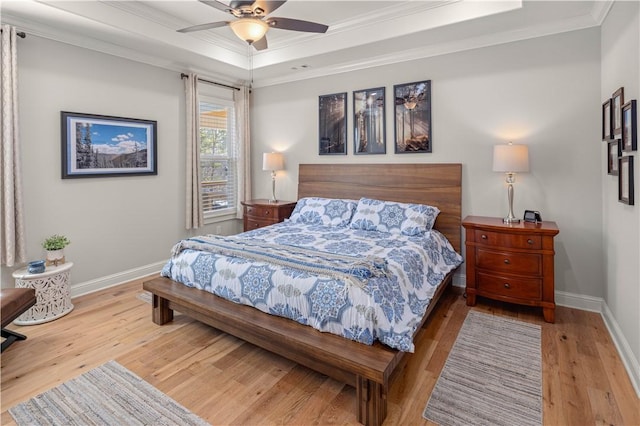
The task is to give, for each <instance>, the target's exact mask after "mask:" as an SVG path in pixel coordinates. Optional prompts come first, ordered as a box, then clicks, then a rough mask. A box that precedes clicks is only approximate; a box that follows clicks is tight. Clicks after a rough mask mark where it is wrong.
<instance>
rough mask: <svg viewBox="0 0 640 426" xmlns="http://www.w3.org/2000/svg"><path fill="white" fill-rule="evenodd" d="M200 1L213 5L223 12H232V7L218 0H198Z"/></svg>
mask: <svg viewBox="0 0 640 426" xmlns="http://www.w3.org/2000/svg"><path fill="white" fill-rule="evenodd" d="M198 1H199V2H200V3H204V4H206V5H207V6H211V7H213V8H215V9H218V10H221V11H223V12H227V13H231V9H232V8H231V7H230V6H227V5H226V4H224V3H222V2H219V1H216V0H198Z"/></svg>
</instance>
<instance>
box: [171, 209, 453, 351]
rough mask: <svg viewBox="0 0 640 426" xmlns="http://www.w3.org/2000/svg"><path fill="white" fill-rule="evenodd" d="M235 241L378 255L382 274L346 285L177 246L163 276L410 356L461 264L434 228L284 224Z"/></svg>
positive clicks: (285, 268) (302, 272) (300, 271)
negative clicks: (434, 301) (406, 230)
mask: <svg viewBox="0 0 640 426" xmlns="http://www.w3.org/2000/svg"><path fill="white" fill-rule="evenodd" d="M239 237H241V238H242V239H244V240H246V241H248V242H255V243H256V245H259V244H266V245H271V244H280V245H286V246H287V249H288V250H291V249H292V248H293V247H301V248H304V249H314V250H319V251H322V252H327V253H335V254H343V255H349V256H355V257H375V258H383V259H385V260H386V261H387V274H386V276H374V277H371V278H369V279H367V280H366V282H365V283H364V285H353V283H352V282H351V281H350V280H344V279H339V278H336V277H335V276H330V275H316V274H312V273H309V272H308V271H305V270H303V269H297V268H293V267H288V266H282V265H278V264H274V263H270V262H268V261H256V260H250V259H247V258H243V257H238V256H233V257H231V256H224V255H221V254H216V253H212V252H210V251H202V250H195V249H191V248H184V247H188V246H189V244H188V243H187V242H186V241H183V242H181V243H179V244H180V245H184V247H182V248H181V250H180V251H179V253H177V254H176V255H175V256H172V258H171V259H170V260H169V262H167V264H166V265H165V267H164V268H163V270H162V275H163V276H166V277H169V278H171V279H172V280H175V281H178V282H181V283H183V284H185V285H187V286H189V287H195V288H198V289H201V290H206V291H209V292H211V293H214V294H216V295H218V296H220V297H224V298H225V299H228V300H231V301H233V302H236V303H242V304H245V305H249V306H253V307H255V308H257V309H260V310H261V311H263V312H267V313H270V314H272V315H279V316H283V317H286V318H290V319H293V320H295V321H297V322H299V323H301V324H306V325H310V326H312V327H314V328H316V329H318V330H320V331H324V332H330V333H334V334H337V335H340V336H343V337H345V338H348V339H351V340H355V341H358V342H361V343H365V344H369V345H370V344H372V343H373V342H374V341H375V340H379V341H381V342H382V343H384V344H386V345H388V346H390V347H392V348H396V349H399V350H401V351H406V352H413V351H414V345H413V335H414V332H415V330H416V328H417V327H418V325H419V324H420V321H421V319H422V317H423V316H424V313H425V311H426V309H427V306H428V305H429V302H430V301H431V298H432V297H433V294H434V293H435V291H436V289H437V287H438V286H439V285H440V284H441V282H442V280H443V279H444V277H445V275H446V274H447V273H448V272H449V271H451V270H453V269H455V268H456V267H457V266H459V265H460V264H461V263H462V257H461V256H460V255H459V254H458V253H456V252H455V251H454V250H453V248H452V247H451V245H450V244H449V242H448V241H447V240H446V238H445V237H444V236H443V235H442V234H441V233H439V232H438V231H435V230H431V231H429V232H426V233H424V234H419V235H414V236H407V235H401V234H391V233H386V232H377V231H364V230H356V229H351V228H349V227H336V226H333V227H332V226H324V225H305V224H300V223H292V222H283V223H278V224H275V225H271V226H268V227H265V228H260V229H256V230H254V231H249V232H245V233H243V234H240V235H239ZM191 240H198V237H196V238H194V239H191ZM199 241H202V239H200V240H199ZM185 243H187V244H185Z"/></svg>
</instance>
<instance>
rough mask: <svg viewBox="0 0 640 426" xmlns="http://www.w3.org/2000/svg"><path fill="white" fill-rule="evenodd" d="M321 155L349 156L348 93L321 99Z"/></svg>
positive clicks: (323, 96)
mask: <svg viewBox="0 0 640 426" xmlns="http://www.w3.org/2000/svg"><path fill="white" fill-rule="evenodd" d="M318 104H319V116H318V120H319V132H318V135H319V136H318V137H319V154H320V155H334V154H338V155H346V154H347V92H344V93H334V94H332V95H322V96H320V97H319V102H318Z"/></svg>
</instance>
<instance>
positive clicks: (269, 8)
mask: <svg viewBox="0 0 640 426" xmlns="http://www.w3.org/2000/svg"><path fill="white" fill-rule="evenodd" d="M286 2H287V0H284V1H263V0H256V1H255V3H253V6H252V9H254V10H255V9H256V7H259V8H260V9H262V10H264V14H263V15H268V14H270V13H271V12H273V11H274V10H276V9H277V8H279V7H280V6H282V5H283V4H285V3H286Z"/></svg>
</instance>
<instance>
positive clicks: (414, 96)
mask: <svg viewBox="0 0 640 426" xmlns="http://www.w3.org/2000/svg"><path fill="white" fill-rule="evenodd" d="M393 97H394V114H393V116H394V136H395V137H394V147H395V148H394V152H395V153H396V154H405V153H417V152H431V150H432V140H431V80H425V81H417V82H413V83H404V84H396V85H394V86H393Z"/></svg>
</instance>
